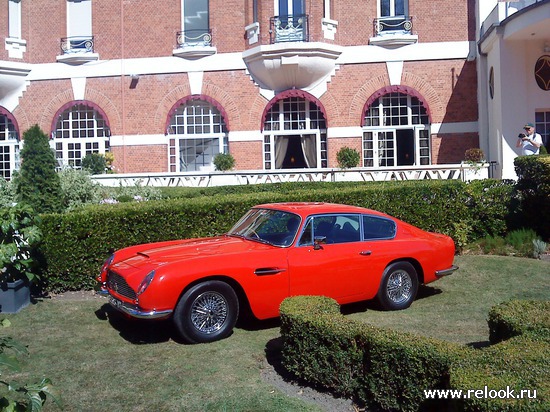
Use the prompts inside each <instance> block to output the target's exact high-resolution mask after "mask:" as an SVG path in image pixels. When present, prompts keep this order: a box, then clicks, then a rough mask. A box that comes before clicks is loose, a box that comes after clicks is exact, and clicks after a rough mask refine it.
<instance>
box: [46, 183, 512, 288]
mask: <svg viewBox="0 0 550 412" xmlns="http://www.w3.org/2000/svg"><path fill="white" fill-rule="evenodd" d="M268 189H271V190H268ZM512 189H513V186H512V185H511V184H510V183H507V182H502V181H496V180H485V181H476V182H474V183H471V184H466V183H462V182H458V181H420V182H418V181H417V182H386V183H380V184H353V185H351V184H347V185H335V184H332V185H307V184H303V183H300V184H296V185H292V184H285V185H283V186H279V187H277V186H269V185H262V187H261V191H253V192H251V193H242V192H241V193H238V191H237V192H235V193H231V194H227V195H224V194H222V193H223V192H221V191H220V192H217V193H218V194H217V195H214V196H212V195H210V196H206V195H203V196H200V197H195V198H189V199H170V200H160V201H149V202H141V203H123V204H118V205H99V206H94V207H88V208H86V209H82V210H80V211H75V212H71V213H66V214H50V215H43V216H42V223H41V229H42V232H43V233H44V241H43V243H42V245H41V249H40V252H41V254H42V256H43V259H44V262H43V265H42V267H43V268H44V273H43V274H42V275H43V276H42V277H43V279H45V280H46V288H47V290H49V291H64V290H81V289H90V288H92V287H93V286H94V284H95V280H94V279H95V276H96V275H97V274H98V271H99V269H100V267H101V264H102V262H103V261H104V260H105V259H106V258H107V257H108V256H109V255H110V254H111V253H112V252H113V251H114V250H117V249H120V248H123V247H126V246H129V245H134V244H139V243H146V242H154V241H161V240H170V239H178V238H192V237H202V236H212V235H217V234H221V233H224V232H226V231H227V230H228V229H230V228H231V226H232V225H233V224H234V223H235V222H236V221H237V220H238V219H239V218H240V217H241V216H242V215H243V214H244V213H245V212H246V211H247V210H248V209H249V208H250V207H251V206H253V205H256V204H260V203H269V202H282V201H314V202H318V201H324V202H334V203H345V204H351V205H358V206H363V207H367V208H372V209H376V210H380V211H382V212H386V213H388V214H390V215H392V216H395V217H397V218H400V219H402V220H405V221H407V222H409V223H412V224H414V225H417V226H419V227H421V228H423V229H425V230H429V231H436V232H441V233H445V234H448V235H450V236H451V237H453V238H454V239H455V242H456V243H457V245H458V247H461V246H462V245H464V244H466V243H467V242H468V241H471V240H474V239H477V238H479V237H482V236H485V235H487V234H490V235H493V236H494V235H501V234H503V233H505V231H506V216H507V213H508V204H509V202H510V198H511V192H512ZM218 190H221V189H218ZM228 190H230V191H236V190H237V189H232V188H228ZM240 190H241V191H242V190H244V189H240ZM205 194H206V192H205Z"/></svg>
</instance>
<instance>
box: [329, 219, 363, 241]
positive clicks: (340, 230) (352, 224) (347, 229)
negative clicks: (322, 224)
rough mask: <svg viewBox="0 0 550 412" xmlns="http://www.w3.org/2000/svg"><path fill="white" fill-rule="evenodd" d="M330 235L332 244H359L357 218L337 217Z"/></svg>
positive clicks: (359, 235) (359, 232)
mask: <svg viewBox="0 0 550 412" xmlns="http://www.w3.org/2000/svg"><path fill="white" fill-rule="evenodd" d="M332 235H333V239H334V243H348V242H359V241H360V240H361V231H360V224H359V216H356V215H343V216H338V217H337V218H336V224H335V225H334V230H333V233H332Z"/></svg>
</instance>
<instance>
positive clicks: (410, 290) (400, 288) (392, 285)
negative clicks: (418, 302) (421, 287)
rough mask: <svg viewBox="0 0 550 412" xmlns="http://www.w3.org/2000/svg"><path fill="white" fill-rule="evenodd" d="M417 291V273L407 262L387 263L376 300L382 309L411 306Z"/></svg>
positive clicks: (397, 308)
mask: <svg viewBox="0 0 550 412" xmlns="http://www.w3.org/2000/svg"><path fill="white" fill-rule="evenodd" d="M417 291H418V275H417V273H416V270H415V269H414V266H413V265H411V264H410V263H409V262H395V263H392V264H391V265H389V266H388V267H387V268H386V270H384V274H383V275H382V281H381V282H380V289H379V290H378V295H377V300H378V303H379V304H380V306H381V307H382V309H385V310H400V309H406V308H408V307H409V306H411V304H412V302H413V301H414V299H415V298H416V292H417Z"/></svg>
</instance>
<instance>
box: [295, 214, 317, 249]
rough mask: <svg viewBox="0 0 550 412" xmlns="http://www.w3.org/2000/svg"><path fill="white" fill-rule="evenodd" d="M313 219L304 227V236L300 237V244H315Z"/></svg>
mask: <svg viewBox="0 0 550 412" xmlns="http://www.w3.org/2000/svg"><path fill="white" fill-rule="evenodd" d="M312 231H313V219H310V220H309V221H308V222H307V224H306V227H305V228H304V231H303V232H302V237H301V238H300V241H299V242H298V246H310V245H312V244H313V235H312Z"/></svg>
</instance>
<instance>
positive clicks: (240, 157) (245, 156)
mask: <svg viewBox="0 0 550 412" xmlns="http://www.w3.org/2000/svg"><path fill="white" fill-rule="evenodd" d="M229 151H230V152H231V154H232V155H233V157H234V159H235V169H240V170H262V169H263V168H264V164H263V157H262V156H263V154H262V142H229Z"/></svg>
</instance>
